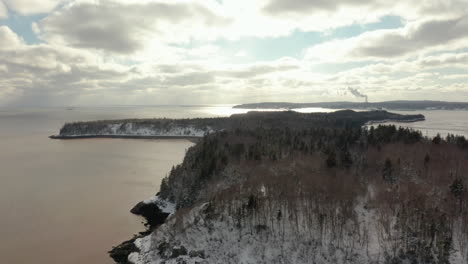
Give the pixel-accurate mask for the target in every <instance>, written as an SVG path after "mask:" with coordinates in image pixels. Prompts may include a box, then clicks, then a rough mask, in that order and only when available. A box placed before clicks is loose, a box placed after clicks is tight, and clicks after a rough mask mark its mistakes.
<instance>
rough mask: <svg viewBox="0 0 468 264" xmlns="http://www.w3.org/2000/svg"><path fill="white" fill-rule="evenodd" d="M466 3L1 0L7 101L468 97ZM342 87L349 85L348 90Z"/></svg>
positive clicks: (0, 53)
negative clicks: (350, 89)
mask: <svg viewBox="0 0 468 264" xmlns="http://www.w3.org/2000/svg"><path fill="white" fill-rule="evenodd" d="M467 10H468V2H467V1H466V0H449V1H444V2H442V1H437V0H426V1H423V2H419V3H415V2H413V1H406V2H403V1H381V0H373V1H355V0H333V1H330V0H327V1H325V0H320V1H314V2H312V1H303V0H291V1H280V0H261V1H247V0H224V1H214V0H203V1H202V0H177V1H163V0H157V1H151V0H144V1H135V0H131V1H130V0H67V1H60V0H47V1H26V0H21V1H16V0H15V1H9V0H0V74H1V76H2V78H1V79H0V105H70V104H76V105H94V104H103V105H105V104H113V105H115V104H187V103H189V104H197V103H199V104H204V103H240V102H256V101H296V102H311V101H331V100H359V99H358V98H354V97H353V96H352V94H350V93H348V92H346V91H345V90H344V88H346V87H348V86H352V87H355V88H357V89H359V90H361V91H363V92H364V93H366V94H369V96H370V97H369V99H370V100H374V101H376V100H388V99H408V98H410V99H442V98H443V99H445V100H468V86H467V85H466V76H468V71H467V65H468V60H467V59H466V58H465V57H466V53H467V52H468V45H467V44H466V43H468V42H467V40H468V33H467V32H468V14H467V12H468V11H467ZM343 91H345V92H343Z"/></svg>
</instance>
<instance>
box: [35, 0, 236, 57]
mask: <svg viewBox="0 0 468 264" xmlns="http://www.w3.org/2000/svg"><path fill="white" fill-rule="evenodd" d="M191 20H195V21H197V22H199V23H201V24H202V25H204V26H206V27H210V26H217V25H223V24H225V23H229V21H228V20H226V19H224V18H222V17H219V16H217V15H216V14H215V13H213V12H212V11H211V10H210V9H208V8H207V7H204V6H202V5H200V4H198V3H195V2H192V3H188V2H186V3H181V2H178V3H171V4H168V3H162V2H147V3H131V4H122V3H117V2H114V1H111V0H104V1H99V2H98V3H89V2H81V3H75V4H73V5H70V6H68V7H65V8H63V9H62V10H59V11H57V12H55V13H53V14H51V15H50V16H48V17H46V18H45V19H43V20H42V21H40V22H39V23H38V28H39V31H40V36H41V37H42V38H43V39H45V40H47V41H49V42H55V41H60V42H64V43H66V44H68V45H71V46H74V47H80V48H95V49H101V50H105V51H111V52H116V53H123V54H128V53H133V52H135V51H137V50H139V49H141V48H142V47H143V46H144V44H145V41H147V39H145V38H144V36H145V35H148V34H160V38H161V41H162V40H163V38H164V32H163V31H167V30H170V27H171V26H174V25H177V24H180V23H183V22H187V21H191ZM168 28H169V29H168ZM170 33H171V34H172V35H173V36H176V35H177V33H176V32H170Z"/></svg>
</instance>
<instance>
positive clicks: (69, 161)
mask: <svg viewBox="0 0 468 264" xmlns="http://www.w3.org/2000/svg"><path fill="white" fill-rule="evenodd" d="M246 111H247V110H239V109H238V110H234V109H231V107H230V106H155V107H102V108H82V107H77V108H73V109H72V110H67V109H66V108H38V109H25V108H0V259H1V260H0V262H1V263H47V264H53V263H61V264H62V263H112V261H111V260H110V258H109V257H108V255H107V253H106V252H107V251H108V250H109V249H110V248H111V246H112V245H116V244H118V243H119V242H121V241H123V240H124V239H128V238H130V237H131V236H132V234H134V233H137V232H138V231H141V230H142V229H143V227H142V225H141V219H140V218H138V217H135V216H133V215H131V214H130V213H129V209H130V208H131V207H132V206H133V205H135V204H136V203H137V202H139V201H141V200H142V199H145V198H147V197H149V196H151V195H153V194H154V193H155V192H156V191H157V190H158V188H159V183H160V181H161V179H162V177H164V176H165V175H166V174H167V173H168V171H169V170H170V168H171V167H172V166H173V165H175V164H178V163H180V162H181V161H182V159H183V156H184V154H185V151H186V150H187V149H188V148H189V147H190V146H191V145H192V143H191V142H189V141H186V140H135V139H82V140H71V141H60V140H51V139H49V138H48V136H49V135H51V134H56V133H57V132H58V130H59V129H60V127H61V126H62V125H63V123H65V122H69V121H86V120H100V119H121V118H152V117H171V118H187V117H214V116H228V115H231V114H233V113H242V112H246ZM300 111H303V112H317V111H329V110H327V109H315V108H314V109H303V110H300ZM402 113H415V112H402ZM418 113H419V112H418ZM421 113H423V114H425V115H426V118H427V120H426V121H424V122H418V123H412V124H404V125H407V126H411V127H413V128H416V129H421V130H422V131H423V134H425V135H426V134H427V135H435V134H436V133H438V132H440V133H441V134H442V135H445V134H447V133H455V134H462V135H465V136H468V118H467V116H468V115H467V114H468V112H466V111H422V112H421Z"/></svg>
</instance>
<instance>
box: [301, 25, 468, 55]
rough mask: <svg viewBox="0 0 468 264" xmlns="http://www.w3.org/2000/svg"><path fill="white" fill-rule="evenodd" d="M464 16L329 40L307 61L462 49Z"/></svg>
mask: <svg viewBox="0 0 468 264" xmlns="http://www.w3.org/2000/svg"><path fill="white" fill-rule="evenodd" d="M467 38H468V16H464V17H459V18H456V19H449V20H428V21H418V22H412V23H408V24H407V25H406V26H405V27H403V28H399V29H385V30H375V31H370V32H365V33H363V34H361V35H359V36H357V37H353V38H349V39H342V40H333V41H329V42H325V43H322V44H319V45H316V46H313V47H311V48H310V49H308V50H307V55H306V56H307V57H308V58H309V59H319V60H323V61H351V60H354V61H356V60H382V59H393V58H400V57H405V56H410V55H415V54H418V53H422V52H426V51H428V50H431V49H432V50H434V49H436V48H439V47H443V48H449V47H450V45H453V44H458V46H457V47H459V46H460V45H461V46H466V45H465V43H466V42H464V40H466V39H467Z"/></svg>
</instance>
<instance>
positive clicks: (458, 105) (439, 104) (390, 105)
mask: <svg viewBox="0 0 468 264" xmlns="http://www.w3.org/2000/svg"><path fill="white" fill-rule="evenodd" d="M309 107H321V108H330V109H386V110H468V103H465V102H444V101H405V100H401V101H385V102H371V103H369V102H320V103H287V102H263V103H252V104H241V105H236V106H234V107H233V108H241V109H300V108H309Z"/></svg>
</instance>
